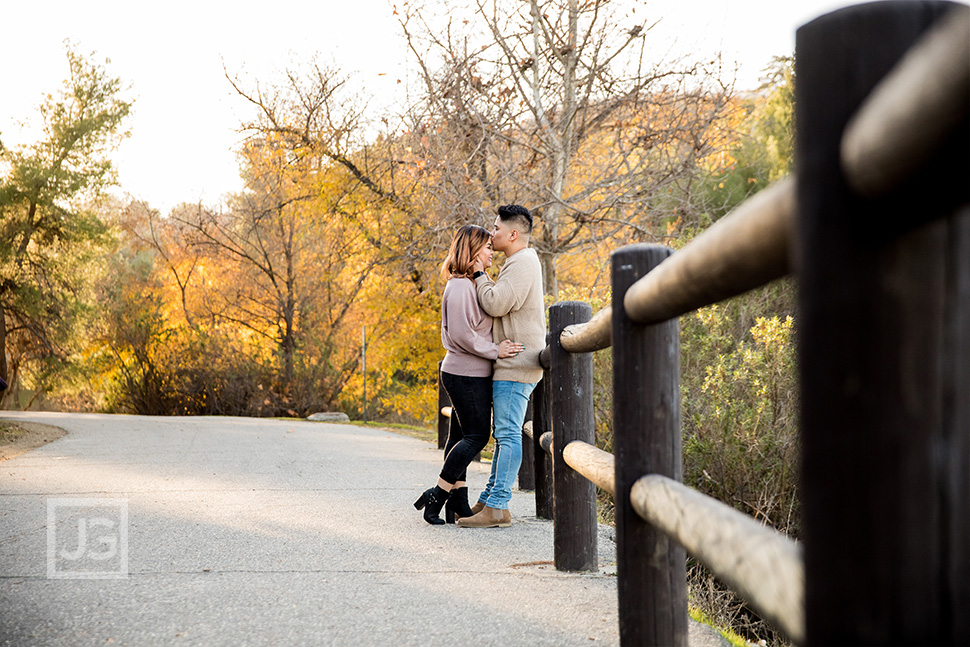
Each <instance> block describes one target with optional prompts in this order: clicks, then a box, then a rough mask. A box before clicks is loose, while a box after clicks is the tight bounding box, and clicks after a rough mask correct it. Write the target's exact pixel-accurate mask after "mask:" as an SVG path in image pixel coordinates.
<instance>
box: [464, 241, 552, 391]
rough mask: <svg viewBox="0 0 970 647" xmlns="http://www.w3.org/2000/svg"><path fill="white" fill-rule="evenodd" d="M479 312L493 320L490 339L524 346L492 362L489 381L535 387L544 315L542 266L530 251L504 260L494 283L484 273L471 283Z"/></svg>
mask: <svg viewBox="0 0 970 647" xmlns="http://www.w3.org/2000/svg"><path fill="white" fill-rule="evenodd" d="M475 286H476V288H477V289H478V301H479V302H480V303H481V305H482V309H483V310H485V312H487V313H488V314H490V315H492V316H493V317H495V321H494V323H493V324H492V339H493V340H494V341H495V342H496V343H498V342H500V341H502V340H503V339H511V340H512V341H514V342H519V343H520V344H524V345H525V351H523V352H521V353H519V354H518V355H516V356H515V357H506V358H503V359H498V360H496V362H495V372H494V373H493V374H492V379H493V380H506V381H509V382H524V383H526V384H535V383H536V382H538V381H539V380H541V379H542V367H541V366H540V365H539V353H540V352H542V349H543V348H545V347H546V314H545V306H544V304H543V301H542V266H541V265H540V264H539V255H538V254H536V252H535V250H534V249H531V248H528V247H527V248H525V249H520V250H519V251H517V252H516V253H514V254H512V255H511V256H509V257H508V258H507V259H506V260H505V265H503V266H502V270H501V271H500V272H499V274H498V278H497V279H496V280H495V281H492V279H491V278H490V277H489V276H488V274H485V275H483V276H479V277H478V278H477V279H476V280H475Z"/></svg>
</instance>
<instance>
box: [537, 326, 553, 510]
mask: <svg viewBox="0 0 970 647" xmlns="http://www.w3.org/2000/svg"><path fill="white" fill-rule="evenodd" d="M546 343H547V347H548V339H547V340H546ZM547 363H548V362H547ZM543 368H544V370H543V371H542V381H541V382H539V384H537V385H536V388H535V390H534V391H532V451H533V455H534V456H535V475H536V476H535V486H536V517H538V518H539V519H552V518H553V516H554V509H553V498H552V494H553V493H552V456H550V455H549V454H547V453H546V451H545V450H544V449H543V448H542V445H541V444H540V442H539V439H540V438H542V434H544V433H546V432H547V431H552V397H551V388H552V377H551V376H550V374H549V368H548V366H544V367H543Z"/></svg>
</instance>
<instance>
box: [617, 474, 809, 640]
mask: <svg viewBox="0 0 970 647" xmlns="http://www.w3.org/2000/svg"><path fill="white" fill-rule="evenodd" d="M630 502H631V503H632V504H633V509H634V510H636V511H637V514H639V515H640V516H641V517H643V518H644V519H646V520H647V521H648V522H650V523H651V524H653V525H654V526H655V527H657V528H660V529H661V530H663V531H664V532H665V533H666V534H667V535H668V536H669V537H671V538H672V539H674V540H675V541H676V542H678V543H679V544H680V545H681V546H683V547H684V549H686V550H687V552H688V553H690V554H691V555H693V556H694V557H695V558H697V559H698V560H700V561H701V562H702V563H703V564H704V565H705V566H707V567H708V568H709V569H711V571H712V572H713V573H714V574H715V575H716V576H717V577H718V578H720V579H721V580H723V581H724V582H726V583H727V584H728V585H729V586H730V587H731V588H733V589H734V590H736V591H737V592H738V593H739V594H740V595H741V597H743V598H744V599H746V600H747V601H748V602H750V603H751V605H752V606H753V607H754V608H755V609H757V610H758V612H759V613H760V614H761V615H762V617H764V618H765V619H767V620H769V621H770V622H772V623H774V624H775V626H777V627H778V628H779V629H781V630H782V631H783V632H784V633H785V634H786V635H787V636H788V637H789V638H791V640H792V641H793V642H794V643H796V644H802V643H804V642H805V602H804V590H805V567H804V562H803V560H802V548H801V545H800V544H798V543H797V542H795V541H792V540H791V539H788V538H787V537H785V536H784V535H782V534H780V533H778V532H776V531H774V530H772V529H771V528H767V527H765V526H762V525H761V524H759V523H758V522H756V521H755V520H754V519H752V518H751V517H749V516H748V515H746V514H744V513H743V512H739V511H737V510H735V509H734V508H732V507H730V506H727V505H725V504H723V503H721V502H720V501H718V500H716V499H712V498H711V497H708V496H705V495H703V494H701V493H700V492H697V491H696V490H693V489H691V488H689V487H687V486H686V485H684V484H683V483H678V482H677V481H674V480H672V479H669V478H667V477H664V476H660V475H657V474H651V475H648V476H644V477H642V478H641V479H639V480H638V481H637V482H636V483H635V484H634V486H633V489H632V491H631V493H630Z"/></svg>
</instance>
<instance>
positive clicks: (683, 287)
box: [520, 2, 970, 645]
mask: <svg viewBox="0 0 970 647" xmlns="http://www.w3.org/2000/svg"><path fill="white" fill-rule="evenodd" d="M968 43H970V8H968V7H967V6H965V5H957V4H953V3H947V2H876V3H871V4H865V5H857V6H854V7H849V8H846V9H842V10H839V11H836V12H833V13H831V14H827V15H824V16H821V17H819V18H817V19H816V20H814V21H812V22H810V23H808V24H806V25H805V26H803V27H802V28H800V29H799V30H798V32H797V38H796V79H797V84H796V130H797V136H796V164H795V166H796V169H797V178H795V177H793V178H790V179H786V180H783V181H781V182H779V183H777V184H775V185H773V186H772V187H770V188H768V189H766V190H764V191H762V192H761V193H759V194H757V195H756V196H755V197H754V198H752V199H751V200H749V201H747V202H745V203H744V204H742V205H741V206H740V207H739V208H737V209H736V210H735V211H734V212H732V213H731V214H729V215H727V216H725V217H724V218H722V219H721V220H719V221H717V222H716V223H715V224H714V225H713V226H712V227H710V228H709V229H708V230H707V231H705V232H704V233H703V234H702V235H700V236H698V237H697V238H696V239H694V240H693V241H692V242H691V243H690V244H688V245H687V246H685V247H684V248H683V249H682V250H681V251H678V252H676V253H672V252H671V251H670V250H669V249H667V248H664V247H661V246H657V245H633V246H629V247H624V248H622V249H619V250H616V251H615V252H614V253H613V255H612V287H613V301H612V304H611V307H609V308H606V309H604V310H602V311H600V312H599V313H597V314H596V315H595V316H591V315H592V311H591V308H590V307H589V306H588V305H587V304H583V303H579V302H564V303H556V304H554V305H553V306H551V308H550V311H549V327H550V343H549V346H548V348H547V349H546V350H545V351H544V352H543V354H542V359H543V366H544V368H545V369H546V373H545V376H544V378H543V380H542V382H541V383H540V386H539V387H538V388H537V389H536V391H535V394H534V396H533V414H534V415H533V420H532V425H531V429H530V430H528V431H530V434H529V436H528V440H527V442H526V445H529V446H531V447H532V449H533V452H532V456H533V458H534V463H533V464H529V465H526V466H525V468H524V469H525V470H526V473H527V480H528V479H531V480H532V482H534V487H535V490H536V513H537V515H538V516H540V517H545V518H552V519H554V527H555V562H556V567H557V568H558V569H562V570H569V571H585V570H596V569H598V562H597V545H596V541H597V533H596V500H595V486H599V487H601V488H603V489H604V490H607V491H609V492H611V493H612V494H613V495H614V499H615V503H616V537H617V577H618V589H619V592H618V595H619V599H618V602H619V622H620V638H621V642H622V644H624V645H686V644H687V596H686V567H685V561H686V560H685V557H686V556H685V550H686V551H687V552H689V553H690V554H691V555H693V556H694V557H695V558H696V559H697V560H699V561H700V562H702V563H703V564H705V565H706V566H707V567H708V568H710V570H711V571H712V572H713V573H714V574H715V575H717V576H718V577H719V578H720V579H722V580H723V581H724V582H726V583H727V584H729V585H730V586H731V587H732V588H734V589H735V590H736V591H737V592H738V593H739V594H740V595H741V596H742V597H744V598H745V599H746V600H748V602H749V603H750V604H751V605H752V606H753V607H754V608H755V609H757V610H758V612H759V613H760V614H762V616H763V617H764V618H765V619H767V620H768V621H770V622H771V623H773V624H774V625H775V626H776V627H777V628H778V629H780V630H781V631H782V632H783V633H785V634H786V635H787V636H788V637H789V638H790V639H791V640H792V641H793V642H794V643H796V644H805V645H829V644H885V643H906V644H957V643H964V642H965V641H967V640H968V639H970V197H968V191H970V159H968V158H970V155H968V148H970V120H968V113H970V45H968ZM790 272H791V273H794V274H795V276H796V277H797V280H798V285H799V318H798V327H799V331H798V346H799V370H800V389H801V411H802V413H801V428H800V433H801V442H802V466H801V471H802V476H801V484H802V489H801V499H802V510H803V522H802V527H803V533H804V534H803V543H799V542H795V541H792V540H790V539H788V538H787V537H785V536H783V535H781V534H779V533H777V532H775V531H773V530H771V529H770V528H766V527H764V526H762V525H761V524H759V523H757V522H756V521H754V520H753V519H752V518H750V517H748V516H747V515H745V514H743V513H741V512H738V511H736V510H735V509H733V508H731V507H729V506H726V505H724V504H722V503H720V502H718V501H716V500H714V499H711V498H709V497H707V496H705V495H702V494H700V493H698V492H696V491H694V490H691V489H690V488H688V487H686V486H684V485H683V484H682V483H681V480H682V478H681V476H682V474H681V472H682V461H681V426H680V425H681V423H680V389H679V372H680V364H679V362H680V358H679V352H680V349H679V331H678V320H677V318H678V317H679V316H680V315H683V314H686V313H688V312H690V311H692V310H694V309H696V308H699V307H702V306H706V305H709V304H712V303H715V302H717V301H720V300H723V299H726V298H730V297H733V296H736V295H739V294H741V293H743V292H745V291H747V290H749V289H752V288H755V287H758V286H760V285H763V284H765V283H767V282H770V281H772V280H774V279H776V278H780V277H782V276H784V275H786V274H788V273H790ZM610 346H612V349H613V350H612V352H613V375H614V376H613V388H614V411H613V434H614V439H613V443H614V450H615V455H611V454H608V453H606V452H604V451H602V450H599V449H597V448H596V447H595V446H594V444H593V382H592V352H593V351H595V350H600V349H604V348H608V347H610ZM524 440H525V439H524ZM522 486H523V483H522V480H521V479H520V487H522Z"/></svg>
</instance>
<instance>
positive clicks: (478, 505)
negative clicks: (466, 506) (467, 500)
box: [472, 501, 485, 514]
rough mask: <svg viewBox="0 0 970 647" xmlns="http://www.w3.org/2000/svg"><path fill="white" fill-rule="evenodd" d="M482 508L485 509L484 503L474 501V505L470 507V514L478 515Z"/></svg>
mask: <svg viewBox="0 0 970 647" xmlns="http://www.w3.org/2000/svg"><path fill="white" fill-rule="evenodd" d="M484 507H485V504H484V503H482V502H481V501H476V502H475V505H473V506H472V514H478V513H479V512H481V511H482V508H484Z"/></svg>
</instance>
